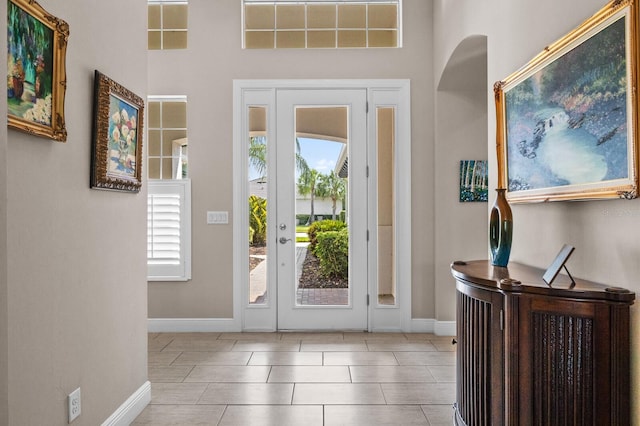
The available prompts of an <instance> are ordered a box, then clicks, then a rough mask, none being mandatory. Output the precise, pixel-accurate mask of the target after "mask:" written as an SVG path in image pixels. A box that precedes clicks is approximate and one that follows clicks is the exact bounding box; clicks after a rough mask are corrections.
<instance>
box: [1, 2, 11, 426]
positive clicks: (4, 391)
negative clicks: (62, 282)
mask: <svg viewBox="0 0 640 426" xmlns="http://www.w3.org/2000/svg"><path fill="white" fill-rule="evenodd" d="M0 16H7V2H0ZM6 45H7V32H6V31H0V46H6ZM0 69H2V70H4V69H7V57H6V56H5V55H0ZM6 82H7V80H6V79H4V78H3V79H0V93H5V89H6V84H7V83H6ZM6 116H7V103H6V101H0V117H6ZM8 308H9V303H8V300H7V128H6V126H0V425H5V424H8V423H9V413H8V411H9V407H8V405H7V404H8V394H9V387H8V373H9V371H8V355H9V352H8V341H7V332H8V331H9V318H8V316H7V309H8Z"/></svg>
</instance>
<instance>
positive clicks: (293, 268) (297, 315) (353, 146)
mask: <svg viewBox="0 0 640 426" xmlns="http://www.w3.org/2000/svg"><path fill="white" fill-rule="evenodd" d="M366 102H367V92H366V90H365V89H349V90H347V89H340V90H278V91H277V93H276V123H277V124H276V129H277V131H276V133H277V135H276V143H275V147H274V149H275V151H276V153H275V159H276V165H275V179H273V180H272V178H270V184H275V185H276V191H275V192H276V194H275V206H274V205H273V203H271V200H269V204H271V206H270V212H271V214H273V213H275V216H276V220H275V229H273V230H272V231H271V232H267V234H268V235H269V237H268V239H269V245H270V246H271V247H273V246H275V247H274V248H275V256H270V257H269V261H270V265H269V266H270V268H274V269H273V270H275V271H276V275H277V328H278V329H280V330H310V329H313V330H366V329H367V113H366ZM321 120H331V125H327V124H326V123H324V124H322V128H323V129H325V130H326V129H327V128H331V129H333V131H334V133H335V134H333V135H326V134H323V135H315V134H314V127H315V126H320V125H321V123H320V122H321ZM324 133H326V131H325V132H324ZM272 158H273V157H272ZM341 166H344V167H342V173H340V174H341V175H342V176H345V177H343V178H340V177H339V176H337V173H336V169H340V168H341ZM338 171H339V170H338ZM332 174H333V176H332V177H328V176H330V175H332ZM270 176H273V174H270ZM305 178H306V179H305ZM331 179H333V181H334V182H333V183H332V182H331ZM340 182H341V185H344V190H343V191H336V190H335V189H334V190H333V191H332V190H331V188H332V187H335V185H336V184H337V183H340ZM312 193H313V194H312ZM338 194H339V195H338ZM312 195H313V198H314V201H313V204H314V205H313V207H312V206H311V198H312ZM336 195H338V196H336ZM332 198H334V199H335V203H334V202H333V200H332ZM343 206H344V212H343V213H342V217H340V213H341V212H342V211H343ZM312 208H313V213H314V219H315V218H316V216H320V217H318V219H320V220H322V219H332V218H333V217H334V215H335V217H336V218H337V219H339V220H340V219H341V220H342V221H344V223H345V224H346V231H342V234H333V237H332V238H333V239H332V244H333V248H332V249H330V250H329V251H330V253H329V255H327V254H326V253H325V256H324V257H323V256H322V255H318V256H315V255H314V254H312V253H311V250H310V248H309V246H308V243H306V242H296V225H297V224H298V222H300V221H301V220H302V222H306V221H307V219H306V218H307V216H309V215H310V214H311V213H312V211H311V209H312ZM312 220H313V219H311V220H310V221H312ZM345 233H346V235H348V241H345ZM298 235H299V236H300V237H303V239H304V237H305V235H304V233H298ZM328 244H329V243H328V242H326V241H325V242H324V243H322V244H321V243H318V245H317V246H316V247H317V249H316V254H319V253H318V250H320V249H321V246H327V245H328ZM340 248H342V252H341V253H342V254H341V253H340ZM272 253H273V252H272ZM347 253H348V255H347ZM331 256H335V258H332V257H331ZM346 256H348V258H347V257H346ZM312 257H315V258H314V259H311V258H312ZM314 260H315V262H316V263H313V261H314ZM317 262H325V266H323V265H322V264H320V265H318V264H317ZM340 265H346V269H345V268H341V267H340ZM327 266H328V268H327ZM323 268H324V269H325V270H323ZM326 269H330V271H328V272H329V274H330V275H329V276H327V271H326ZM310 271H311V272H312V273H311V274H310V273H309V272H310Z"/></svg>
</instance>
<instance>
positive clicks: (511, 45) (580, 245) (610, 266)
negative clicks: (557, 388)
mask: <svg viewBox="0 0 640 426" xmlns="http://www.w3.org/2000/svg"><path fill="white" fill-rule="evenodd" d="M450 3H451V2H448V1H446V0H435V6H434V14H435V16H436V17H437V18H439V19H440V20H439V22H438V24H437V25H436V42H435V44H436V46H438V50H437V52H436V56H435V57H434V63H435V64H437V65H436V69H437V70H440V69H442V68H444V64H446V62H447V59H448V57H449V56H450V55H451V52H452V51H453V50H454V49H455V47H456V46H457V45H458V44H459V43H460V42H461V41H462V40H464V39H465V38H466V37H468V36H471V35H475V34H486V35H487V36H488V52H489V54H488V81H487V87H489V88H491V87H492V85H493V82H494V81H496V80H500V79H503V78H505V77H506V76H508V75H509V74H511V73H512V72H514V71H515V70H517V69H518V68H520V67H521V66H523V65H524V64H525V63H526V62H527V61H528V60H529V59H531V58H532V57H533V56H534V55H536V54H537V53H539V52H540V51H541V50H542V49H543V48H544V46H546V45H547V44H549V43H551V42H553V41H555V40H556V39H558V38H559V37H562V36H563V35H564V34H566V33H567V32H569V31H570V30H572V29H573V28H575V27H576V26H577V25H579V24H580V23H581V22H583V21H584V20H585V19H587V18H588V17H589V16H591V15H592V14H593V13H595V12H596V11H597V10H598V9H599V8H600V7H602V6H603V4H604V3H603V2H601V1H599V0H587V1H583V2H579V3H576V2H569V1H564V2H558V1H555V0H536V1H526V2H504V1H498V0H483V1H477V0H464V1H463V2H458V4H456V5H455V6H456V7H455V8H454V7H453V5H452V4H450ZM482 10H486V11H488V12H486V19H481V17H483V16H485V14H483V12H482ZM474 15H475V16H477V17H478V18H480V19H470V17H473V16H474ZM439 73H440V71H438V72H436V79H438V78H439V75H440V74H439ZM489 95H490V93H489ZM488 103H489V106H488V111H489V116H488V122H489V127H488V141H487V151H488V154H489V160H490V161H491V163H490V173H491V179H490V181H491V182H492V186H495V184H496V180H497V179H496V159H495V124H494V123H495V110H494V109H493V108H494V105H493V97H492V96H489V97H488ZM512 207H513V216H514V228H515V231H514V238H513V250H512V256H511V259H512V260H513V261H520V262H524V263H529V264H532V265H535V266H539V267H547V266H548V264H549V263H550V262H551V260H552V259H553V257H554V256H555V254H556V253H557V251H558V250H559V247H560V246H561V245H562V244H563V243H569V244H572V245H573V246H575V247H576V251H575V252H574V254H573V256H572V257H571V259H570V261H569V268H570V269H571V272H572V273H573V274H575V275H576V276H579V277H584V278H588V279H591V280H595V281H600V282H604V283H609V284H613V285H618V286H623V287H626V288H629V289H631V290H633V291H635V292H636V293H637V294H640V284H639V283H638V280H637V277H638V275H639V273H640V262H638V258H640V243H639V241H640V228H639V227H638V217H640V200H632V201H623V200H607V201H589V202H576V203H571V202H556V203H549V204H536V205H514V206H512ZM541 236H543V237H542V238H541ZM631 319H632V343H631V347H632V371H631V373H630V374H631V380H632V395H631V401H633V402H632V404H633V406H632V416H633V424H635V425H639V424H640V402H639V401H640V325H639V321H640V309H639V307H638V305H637V304H636V306H633V307H632V318H631Z"/></svg>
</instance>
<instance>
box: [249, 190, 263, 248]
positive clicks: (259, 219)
mask: <svg viewBox="0 0 640 426" xmlns="http://www.w3.org/2000/svg"><path fill="white" fill-rule="evenodd" d="M249 238H250V241H249V243H251V244H265V243H266V242H267V200H265V199H264V198H260V197H257V196H255V195H252V196H250V197H249Z"/></svg>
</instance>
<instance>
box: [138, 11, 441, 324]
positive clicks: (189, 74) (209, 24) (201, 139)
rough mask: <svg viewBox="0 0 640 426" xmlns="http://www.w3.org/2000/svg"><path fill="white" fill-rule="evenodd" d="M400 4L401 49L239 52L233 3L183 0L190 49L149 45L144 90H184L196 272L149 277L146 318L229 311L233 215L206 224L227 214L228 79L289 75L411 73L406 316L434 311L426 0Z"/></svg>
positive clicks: (229, 195) (430, 87) (229, 163)
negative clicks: (409, 307) (179, 277)
mask: <svg viewBox="0 0 640 426" xmlns="http://www.w3.org/2000/svg"><path fill="white" fill-rule="evenodd" d="M403 3H404V15H403V18H404V25H405V28H406V31H405V34H404V48H402V49H369V50H365V49H345V50H333V49H326V50H325V49H323V50H242V49H241V42H240V32H239V29H240V27H241V7H240V2H238V1H237V0H219V1H216V2H211V1H208V0H191V1H190V2H189V28H190V30H189V31H190V33H189V48H188V49H187V50H184V51H164V52H160V51H151V52H149V69H150V70H151V72H150V78H149V93H150V94H154V95H173V94H186V95H187V96H188V103H189V104H188V113H187V114H188V123H189V157H190V161H189V168H190V174H191V178H192V185H193V186H192V190H193V193H192V196H193V205H192V207H193V223H192V226H193V264H192V267H193V270H192V271H193V279H192V280H191V281H190V282H187V283H150V284H149V316H150V317H151V318H180V317H191V318H224V317H231V315H232V288H233V284H232V272H233V271H232V260H233V259H232V244H233V240H232V223H231V222H232V220H233V214H231V221H230V223H229V225H226V226H225V225H215V226H211V225H209V226H207V225H206V224H205V217H206V213H205V212H206V211H207V210H228V211H230V212H232V203H233V200H232V179H233V170H232V146H231V143H232V137H233V129H232V119H233V114H232V112H233V109H232V106H233V98H232V82H233V80H234V79H296V78H303V79H351V78H353V79H363V78H374V79H375V78H409V79H411V90H412V93H411V96H412V105H411V107H412V121H413V125H412V134H413V135H412V136H413V142H412V155H413V164H412V167H413V174H412V179H413V182H414V185H413V192H412V195H413V200H412V203H413V212H414V214H413V217H414V222H413V235H412V238H413V265H414V266H413V283H412V287H413V317H416V318H433V315H434V303H433V291H434V290H433V289H434V284H433V185H434V184H433V171H432V168H433V77H432V71H431V70H432V64H431V57H432V52H431V49H432V40H431V24H430V23H431V21H432V18H431V2H430V1H426V2H425V1H424V0H406V1H404V2H403ZM176 64H180V65H179V66H176Z"/></svg>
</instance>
